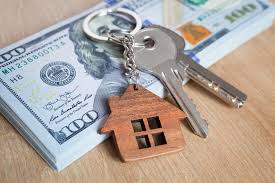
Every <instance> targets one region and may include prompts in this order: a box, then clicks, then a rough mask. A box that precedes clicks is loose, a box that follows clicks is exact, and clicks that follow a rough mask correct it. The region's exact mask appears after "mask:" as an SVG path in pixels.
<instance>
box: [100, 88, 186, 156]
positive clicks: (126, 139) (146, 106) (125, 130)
mask: <svg viewBox="0 0 275 183" xmlns="http://www.w3.org/2000/svg"><path fill="white" fill-rule="evenodd" d="M109 106H110V109H111V114H110V116H109V118H108V119H107V121H106V122H105V124H104V125H103V127H102V129H101V133H111V135H112V136H113V138H114V141H115V143H116V146H117V148H118V151H119V153H120V155H121V158H122V160H123V161H134V160H139V159H144V158H150V157H155V156H158V155H162V154H167V153H172V152H177V151H180V150H182V149H183V147H184V144H185V141H184V137H183V134H182V132H181V128H180V119H183V118H185V117H186V114H185V113H184V112H183V111H181V110H180V109H178V108H177V107H175V106H173V105H172V104H170V103H169V102H167V101H165V100H163V99H161V98H160V97H158V96H156V95H154V94H153V93H151V92H150V91H148V90H146V89H144V88H143V87H141V86H140V87H139V88H138V90H135V89H134V86H133V85H129V86H128V88H127V90H126V91H125V93H124V94H123V95H122V96H113V97H110V98H109Z"/></svg>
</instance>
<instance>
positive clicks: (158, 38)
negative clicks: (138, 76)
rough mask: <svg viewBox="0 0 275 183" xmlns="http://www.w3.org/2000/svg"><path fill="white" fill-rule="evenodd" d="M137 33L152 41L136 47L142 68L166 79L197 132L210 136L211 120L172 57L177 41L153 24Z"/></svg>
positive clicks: (143, 39) (140, 39)
mask: <svg viewBox="0 0 275 183" xmlns="http://www.w3.org/2000/svg"><path fill="white" fill-rule="evenodd" d="M134 37H135V41H136V42H138V43H142V42H150V44H149V47H145V48H136V49H135V51H134V52H135V60H136V64H137V66H138V68H139V69H140V70H143V71H147V72H149V73H151V74H153V75H155V76H156V77H158V78H159V79H160V80H161V81H163V82H164V84H165V85H166V87H167V88H168V90H169V91H170V93H171V95H172V96H173V98H174V99H175V101H176V102H177V104H178V105H179V106H180V108H181V109H182V110H183V111H185V112H186V114H187V117H188V121H189V124H190V126H191V128H192V129H193V131H194V133H195V134H197V135H199V136H201V137H203V138H206V137H207V135H208V124H207V122H206V121H205V120H204V119H202V118H201V116H200V113H199V112H198V111H197V110H196V107H195V105H194V104H193V102H192V101H191V99H190V98H189V97H188V95H187V94H186V93H185V92H184V91H183V88H182V77H184V70H183V69H182V68H180V67H179V66H178V65H177V64H176V62H174V61H171V60H175V59H176V56H177V51H178V50H177V47H176V44H175V42H174V41H173V40H172V39H171V38H170V37H169V36H168V35H167V34H166V33H164V32H163V31H161V30H159V29H157V28H153V27H150V28H145V29H143V30H140V31H139V32H138V33H137V34H135V36H134ZM149 40H150V41H149ZM150 46H152V47H150Z"/></svg>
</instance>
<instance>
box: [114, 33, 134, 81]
mask: <svg viewBox="0 0 275 183" xmlns="http://www.w3.org/2000/svg"><path fill="white" fill-rule="evenodd" d="M120 34H121V35H122V36H117V35H116V34H115V33H110V34H109V40H110V41H111V42H113V43H116V44H120V45H122V46H123V47H124V52H123V57H124V59H125V60H126V62H125V63H124V67H125V70H126V72H125V76H126V78H127V80H128V82H129V83H130V84H134V85H137V84H138V79H139V73H138V70H137V65H136V61H135V54H134V44H135V39H134V36H132V35H131V34H129V33H121V32H120Z"/></svg>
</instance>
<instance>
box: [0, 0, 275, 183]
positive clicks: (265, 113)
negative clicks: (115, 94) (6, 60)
mask: <svg viewBox="0 0 275 183" xmlns="http://www.w3.org/2000/svg"><path fill="white" fill-rule="evenodd" d="M97 2H98V0H97V1H92V0H90V1H89V0H81V1H80V0H79V1H77V0H48V1H38V0H10V1H9V0H0V10H1V11H0V47H5V46H7V45H8V44H10V43H13V42H15V41H17V40H19V39H22V38H24V37H26V36H28V35H31V34H33V33H35V32H38V31H39V30H42V29H44V28H47V27H48V26H50V25H53V24H55V23H57V22H59V21H60V20H64V19H65V18H68V17H70V16H73V15H75V14H77V13H79V12H82V11H83V10H85V9H87V8H88V7H90V6H92V5H93V4H95V3H97ZM210 69H211V70H212V71H213V72H215V73H216V74H218V75H219V76H221V77H222V78H224V79H225V80H227V81H229V82H230V83H232V84H233V85H234V86H237V87H239V88H240V89H241V90H243V91H244V92H245V93H246V94H247V95H248V100H247V103H246V104H245V106H244V107H243V108H241V109H233V108H231V107H228V106H226V105H225V104H224V103H222V102H220V101H219V100H218V99H216V98H215V97H213V96H211V95H209V94H208V92H206V91H204V90H202V89H201V88H200V87H199V86H197V85H196V84H195V83H194V82H189V83H188V84H187V85H185V86H184V88H185V90H186V92H187V93H188V94H189V95H190V96H191V97H192V98H193V100H194V102H195V103H196V104H197V106H198V110H199V111H200V112H201V113H202V116H203V117H204V118H206V119H207V120H208V122H209V137H208V138H207V139H206V140H203V139H201V138H199V137H198V136H196V135H194V134H193V133H191V131H190V130H189V129H188V128H187V127H186V126H185V125H181V129H182V132H183V134H184V136H185V141H186V146H185V149H184V150H183V151H182V152H179V153H175V154H170V155H166V156H161V157H157V158H152V159H148V160H142V161H136V162H130V163H121V161H120V160H119V158H118V157H117V156H116V153H115V151H114V148H113V145H112V143H111V141H110V140H107V141H105V142H104V143H102V144H100V145H99V146H97V147H96V148H95V149H93V150H92V151H90V152H89V153H87V154H86V155H84V156H83V157H82V158H80V159H79V160H77V161H76V162H74V163H73V164H72V165H70V166H69V167H67V168H66V169H65V170H63V171H62V172H60V173H57V172H54V171H53V170H52V169H50V168H49V166H48V165H47V164H46V163H45V162H44V161H43V159H42V158H41V157H40V156H39V155H38V154H37V153H36V152H35V151H34V149H33V148H32V147H31V146H30V145H29V144H28V143H27V142H26V141H25V140H24V139H23V137H22V136H20V135H19V133H18V132H17V131H16V130H15V129H14V128H13V127H12V126H11V125H10V123H9V122H8V121H7V120H6V119H5V118H4V117H3V116H0V121H1V122H0V182H12V183H14V182H28V183H29V182H35V183H36V182H47V183H48V182H51V183H52V182H108V183H109V182H173V183H174V182H275V148H274V145H275V84H274V82H275V25H273V26H272V27H271V28H270V29H268V30H267V31H265V32H263V33H261V34H260V35H258V36H256V37H254V38H253V39H251V40H250V41H248V42H247V43H245V44H243V45H242V46H241V47H239V48H238V49H237V50H235V51H234V52H232V53H231V54H229V55H227V56H226V57H224V58H223V59H221V60H220V61H219V62H218V63H217V64H215V65H213V66H212V67H211V68H210Z"/></svg>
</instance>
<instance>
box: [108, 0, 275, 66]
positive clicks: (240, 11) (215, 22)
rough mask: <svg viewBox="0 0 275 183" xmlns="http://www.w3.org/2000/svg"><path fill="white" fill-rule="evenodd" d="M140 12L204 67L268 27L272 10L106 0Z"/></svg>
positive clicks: (231, 2) (245, 1)
mask: <svg viewBox="0 0 275 183" xmlns="http://www.w3.org/2000/svg"><path fill="white" fill-rule="evenodd" d="M106 2H107V3H109V4H112V5H117V6H123V7H127V8H129V9H131V10H134V11H136V12H137V13H139V14H140V15H141V16H142V18H143V19H144V20H145V21H146V22H150V23H153V24H159V25H163V26H166V27H168V28H171V29H173V30H175V31H176V32H178V33H179V34H180V35H181V36H182V37H183V38H184V39H185V41H186V48H185V50H184V52H185V53H186V54H187V55H189V56H190V57H192V58H193V59H194V60H195V61H197V62H199V63H200V64H201V65H203V66H204V67H209V66H210V65H212V64H214V63H215V62H217V61H218V60H219V59H220V58H222V57H223V56H225V55H226V54H227V53H229V52H231V51H232V50H233V49H234V48H237V47H238V46H240V45H241V44H242V43H244V42H245V41H247V40H249V39H250V38H251V37H253V36H254V35H256V34H257V33H259V32H261V31H263V30H265V29H266V28H267V27H269V26H271V24H272V21H273V20H274V17H275V8H274V5H273V4H272V3H270V2H269V1H267V0H201V1H193V0H140V1H135V0H122V1H119V0H107V1H106Z"/></svg>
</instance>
